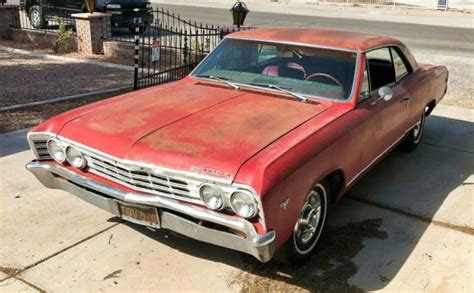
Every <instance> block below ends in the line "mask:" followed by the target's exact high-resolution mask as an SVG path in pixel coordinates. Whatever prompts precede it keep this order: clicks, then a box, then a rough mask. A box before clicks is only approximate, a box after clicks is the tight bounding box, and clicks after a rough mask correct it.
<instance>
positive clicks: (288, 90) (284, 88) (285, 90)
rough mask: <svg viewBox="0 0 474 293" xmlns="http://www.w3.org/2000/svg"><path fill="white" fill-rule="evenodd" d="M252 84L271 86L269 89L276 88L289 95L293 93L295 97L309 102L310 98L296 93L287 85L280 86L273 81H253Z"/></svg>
mask: <svg viewBox="0 0 474 293" xmlns="http://www.w3.org/2000/svg"><path fill="white" fill-rule="evenodd" d="M250 84H251V85H255V86H260V87H266V88H269V89H275V90H278V91H280V92H282V93H285V94H288V95H291V96H293V97H295V98H297V99H298V100H300V101H302V102H307V101H308V98H306V97H304V96H302V95H300V94H297V93H294V92H292V91H291V88H287V87H281V86H278V85H274V84H271V83H268V84H267V83H257V82H251V83H250Z"/></svg>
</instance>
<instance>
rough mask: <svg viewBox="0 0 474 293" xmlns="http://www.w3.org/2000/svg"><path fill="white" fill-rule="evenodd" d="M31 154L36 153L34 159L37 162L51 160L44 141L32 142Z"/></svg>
mask: <svg viewBox="0 0 474 293" xmlns="http://www.w3.org/2000/svg"><path fill="white" fill-rule="evenodd" d="M33 147H34V150H33V152H35V153H36V158H37V159H38V160H51V156H50V155H49V153H48V148H47V146H46V140H35V141H33Z"/></svg>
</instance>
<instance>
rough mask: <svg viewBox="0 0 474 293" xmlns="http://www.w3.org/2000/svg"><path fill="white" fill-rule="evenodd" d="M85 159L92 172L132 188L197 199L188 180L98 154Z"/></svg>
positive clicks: (87, 155) (88, 155) (89, 155)
mask: <svg viewBox="0 0 474 293" xmlns="http://www.w3.org/2000/svg"><path fill="white" fill-rule="evenodd" d="M85 159H86V160H87V164H88V167H89V169H88V170H89V171H90V172H92V173H95V174H97V175H100V176H103V177H106V178H108V179H111V180H113V181H116V182H118V183H121V184H123V185H125V186H127V187H130V188H132V189H135V190H138V191H144V192H147V193H153V194H159V195H163V196H168V197H175V198H176V197H177V198H179V197H185V198H193V199H195V198H194V197H192V196H191V192H190V188H189V186H188V183H187V182H186V181H183V180H179V179H176V178H171V177H168V176H165V175H161V174H154V173H152V172H150V171H149V170H147V169H145V168H136V167H130V166H126V165H124V164H121V163H119V162H116V161H114V160H111V159H108V158H105V157H101V156H99V155H96V154H86V155H85Z"/></svg>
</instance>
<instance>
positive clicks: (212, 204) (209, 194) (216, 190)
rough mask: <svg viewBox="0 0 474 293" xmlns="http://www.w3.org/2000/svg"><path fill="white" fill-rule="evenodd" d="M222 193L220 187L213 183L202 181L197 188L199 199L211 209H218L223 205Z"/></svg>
mask: <svg viewBox="0 0 474 293" xmlns="http://www.w3.org/2000/svg"><path fill="white" fill-rule="evenodd" d="M222 194H223V192H222V189H221V188H220V187H218V186H216V185H214V184H209V183H204V184H203V185H201V187H200V188H199V196H200V197H201V200H202V201H203V202H204V204H205V205H206V206H207V207H208V208H210V209H212V210H220V209H221V208H222V207H223V206H224V198H223V196H222Z"/></svg>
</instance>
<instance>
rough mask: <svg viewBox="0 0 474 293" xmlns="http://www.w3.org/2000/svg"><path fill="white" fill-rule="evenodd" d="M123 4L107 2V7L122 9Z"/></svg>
mask: <svg viewBox="0 0 474 293" xmlns="http://www.w3.org/2000/svg"><path fill="white" fill-rule="evenodd" d="M120 8H122V6H121V5H120V4H107V9H120Z"/></svg>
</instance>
